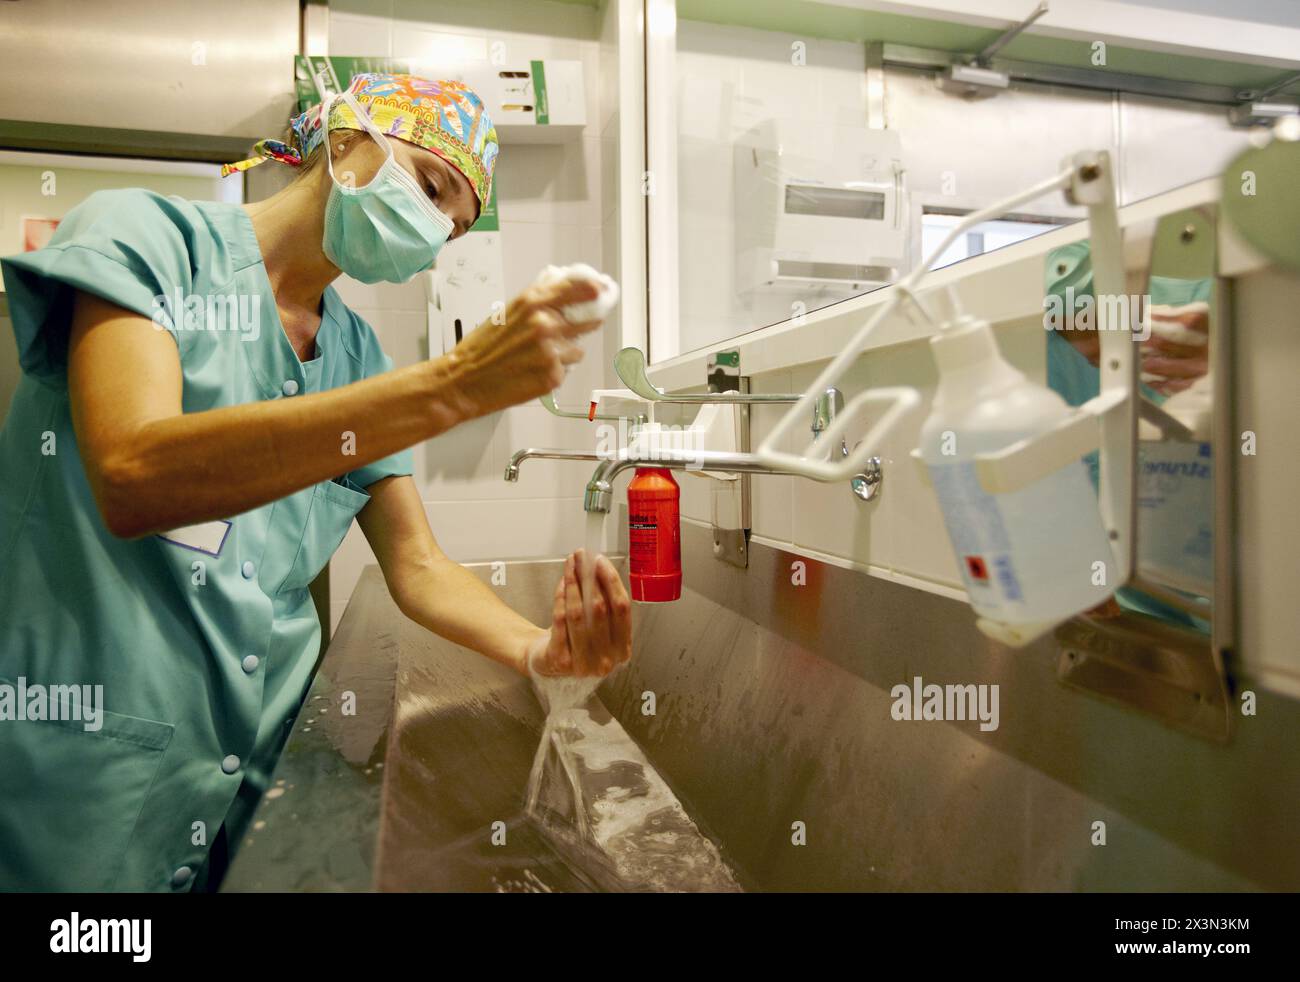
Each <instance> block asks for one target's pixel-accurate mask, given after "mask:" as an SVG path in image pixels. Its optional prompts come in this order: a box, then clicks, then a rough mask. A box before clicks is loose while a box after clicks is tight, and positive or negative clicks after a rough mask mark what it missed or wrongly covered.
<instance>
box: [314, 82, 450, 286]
mask: <svg viewBox="0 0 1300 982" xmlns="http://www.w3.org/2000/svg"><path fill="white" fill-rule="evenodd" d="M335 98H342V99H344V100H346V101H347V103H348V104H349V105H350V106H351V107H352V110H353V112H354V113H355V114H356V116H357V119H358V120H359V121H360V123H361V125H362V126H363V127H364V128H365V130H366V132H367V133H369V134H370V135H371V136H372V137H373V138H374V140H375V142H376V143H378V144H379V145H380V146H381V147H382V148H383V149H384V152H385V153H386V154H387V155H388V159H387V160H385V161H384V163H383V165H382V166H381V167H380V168H379V170H378V172H376V174H375V176H374V178H373V179H372V180H371V181H370V183H369V184H367V185H366V186H365V187H361V188H353V187H348V186H347V185H345V184H340V183H339V181H338V179H337V178H335V176H334V161H333V160H332V159H331V157H330V148H329V137H328V135H327V136H326V139H325V144H326V146H325V159H326V161H327V163H328V165H329V174H330V180H331V181H332V182H333V185H334V186H333V187H332V188H330V196H329V200H328V201H327V202H326V204H325V235H324V239H323V241H322V245H323V247H324V249H325V255H326V256H327V257H328V258H329V261H330V262H332V263H333V264H334V265H335V266H337V267H338V268H339V269H341V270H343V272H345V273H347V274H348V275H349V276H351V277H352V278H353V279H356V280H360V281H361V282H362V283H378V282H379V281H380V280H383V281H385V282H388V283H405V282H406V281H407V280H409V279H410V278H411V277H413V276H414V275H415V274H416V273H419V272H421V271H423V270H426V269H428V268H429V267H430V266H432V265H433V260H434V258H435V257H436V256H437V255H438V250H439V249H441V248H442V245H443V243H444V242H446V241H447V239H448V238H449V237H450V236H451V232H452V229H454V228H455V223H454V222H453V221H452V220H451V219H450V218H448V217H447V216H446V215H444V214H443V213H442V212H441V211H440V210H438V208H437V207H435V206H434V204H433V202H432V201H430V200H429V198H428V196H427V195H425V193H424V192H423V191H422V190H421V189H420V185H419V184H418V183H416V180H415V178H414V177H412V176H411V175H410V173H408V172H407V170H406V168H404V167H403V166H402V165H401V164H399V163H398V162H397V160H396V158H394V156H393V148H392V146H391V145H389V142H388V138H387V137H385V136H384V135H383V134H382V133H380V132H379V129H378V127H376V126H375V125H374V124H373V123H372V122H371V121H370V117H369V116H368V115H367V114H366V111H365V110H364V109H362V108H361V105H360V104H359V103H358V102H357V101H356V99H355V98H354V97H353V96H352V94H351V93H349V92H345V93H343V94H342V95H341V96H336V97H335ZM332 101H333V100H332V99H331V100H330V102H328V103H327V104H326V105H325V106H323V107H322V109H321V119H322V121H324V123H325V125H328V121H329V110H330V105H331V104H332Z"/></svg>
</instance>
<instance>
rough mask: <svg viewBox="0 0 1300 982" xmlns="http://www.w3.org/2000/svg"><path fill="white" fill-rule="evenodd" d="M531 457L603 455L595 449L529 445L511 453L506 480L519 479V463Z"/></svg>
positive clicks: (598, 457) (548, 458) (580, 457)
mask: <svg viewBox="0 0 1300 982" xmlns="http://www.w3.org/2000/svg"><path fill="white" fill-rule="evenodd" d="M530 457H541V458H544V459H547V460H600V459H601V455H600V454H598V453H596V451H594V450H555V449H552V448H549V447H528V448H527V449H526V450H516V451H515V452H514V453H513V454H511V455H510V463H508V464H506V474H505V478H506V480H507V481H518V480H519V465H520V464H522V463H523V462H524V461H525V460H527V459H528V458H530Z"/></svg>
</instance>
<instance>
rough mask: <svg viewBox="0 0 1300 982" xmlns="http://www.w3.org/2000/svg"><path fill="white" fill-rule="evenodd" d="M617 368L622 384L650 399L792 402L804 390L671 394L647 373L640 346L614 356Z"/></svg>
mask: <svg viewBox="0 0 1300 982" xmlns="http://www.w3.org/2000/svg"><path fill="white" fill-rule="evenodd" d="M614 371H615V372H616V373H618V377H619V378H620V379H622V380H623V384H624V385H626V386H627V387H628V388H629V389H631V390H632V391H633V392H635V393H636V394H637V395H638V396H640V397H641V398H642V399H645V400H647V401H649V402H671V403H680V404H682V405H692V406H698V405H719V404H726V403H791V402H798V401H799V400H800V399H801V398H803V393H802V392H795V393H767V392H682V393H678V394H675V395H669V394H668V393H667V392H664V390H663V389H660V388H657V387H656V386H655V384H654V383H653V382H651V381H650V376H649V375H647V374H646V365H645V353H644V352H643V351H642V350H641V349H640V348H624V349H623V350H622V351H620V352H619V353H618V354H617V355H615V356H614Z"/></svg>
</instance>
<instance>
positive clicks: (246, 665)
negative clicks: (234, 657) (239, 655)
mask: <svg viewBox="0 0 1300 982" xmlns="http://www.w3.org/2000/svg"><path fill="white" fill-rule="evenodd" d="M260 661H261V659H260V658H258V657H257V655H245V656H244V660H243V661H242V662H240V665H241V666H242V667H243V669H244V671H245V672H247V673H248V674H249V675H252V674H253V673H254V672H256V671H257V665H258V663H259V662H260Z"/></svg>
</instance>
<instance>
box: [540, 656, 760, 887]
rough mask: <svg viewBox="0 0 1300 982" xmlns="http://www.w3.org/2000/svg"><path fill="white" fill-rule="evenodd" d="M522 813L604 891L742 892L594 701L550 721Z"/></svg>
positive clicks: (618, 727)
mask: <svg viewBox="0 0 1300 982" xmlns="http://www.w3.org/2000/svg"><path fill="white" fill-rule="evenodd" d="M546 681H553V680H546ZM525 813H526V815H527V816H528V818H529V819H530V820H531V821H532V822H533V823H534V824H535V825H536V826H537V827H538V828H539V829H541V830H542V832H543V833H544V834H545V835H547V837H548V838H549V839H550V840H551V841H552V843H553V844H554V845H555V846H556V848H557V851H559V852H561V853H563V854H564V855H565V857H566V860H567V861H569V862H573V863H575V864H577V865H579V866H580V867H582V868H584V869H585V870H586V871H587V872H588V875H589V876H591V878H592V879H594V880H596V881H598V882H602V883H603V885H604V886H605V887H606V888H607V889H609V888H614V889H619V888H621V889H626V890H643V891H655V892H700V891H716V892H733V891H738V890H740V885H739V884H738V882H737V880H736V877H735V875H734V874H733V873H732V871H731V870H730V869H729V868H728V867H727V865H726V863H725V862H724V861H723V859H722V856H721V855H720V854H719V852H718V849H717V846H715V845H714V844H713V842H711V841H710V840H709V839H708V838H707V837H706V836H705V835H704V834H703V833H702V832H701V831H700V829H699V827H698V826H697V825H696V823H695V822H694V821H693V820H692V819H691V817H690V815H689V814H688V813H687V812H686V809H685V808H684V807H683V806H682V804H681V802H680V801H679V800H678V799H677V797H676V795H674V794H673V792H672V790H671V789H670V788H669V787H668V784H667V782H665V781H664V779H663V778H662V777H661V776H660V775H659V773H658V772H657V771H656V770H655V769H654V767H653V765H651V763H650V762H649V760H647V759H646V757H645V755H644V754H643V753H642V752H641V749H640V748H639V747H638V746H637V745H636V743H635V742H633V740H632V738H631V737H629V736H628V735H627V732H626V731H625V730H624V729H623V727H622V726H621V725H620V724H619V722H618V721H617V720H616V719H614V718H613V717H612V716H610V715H609V713H608V712H607V711H606V710H605V708H604V706H603V705H601V703H600V702H599V700H597V699H595V698H594V697H592V698H590V699H589V700H587V701H586V702H585V703H584V704H582V705H577V706H575V705H572V704H570V705H569V706H568V707H567V708H563V709H560V710H558V711H556V710H554V709H553V710H552V711H551V712H549V713H548V714H547V720H546V726H545V728H544V730H543V736H542V742H541V746H539V747H538V752H537V756H536V758H535V759H534V761H533V770H532V774H531V775H530V779H529V786H528V792H527V796H526V807H525ZM611 874H612V875H613V877H614V878H616V881H617V886H614V884H611V883H610V882H609V877H610V875H611Z"/></svg>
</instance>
